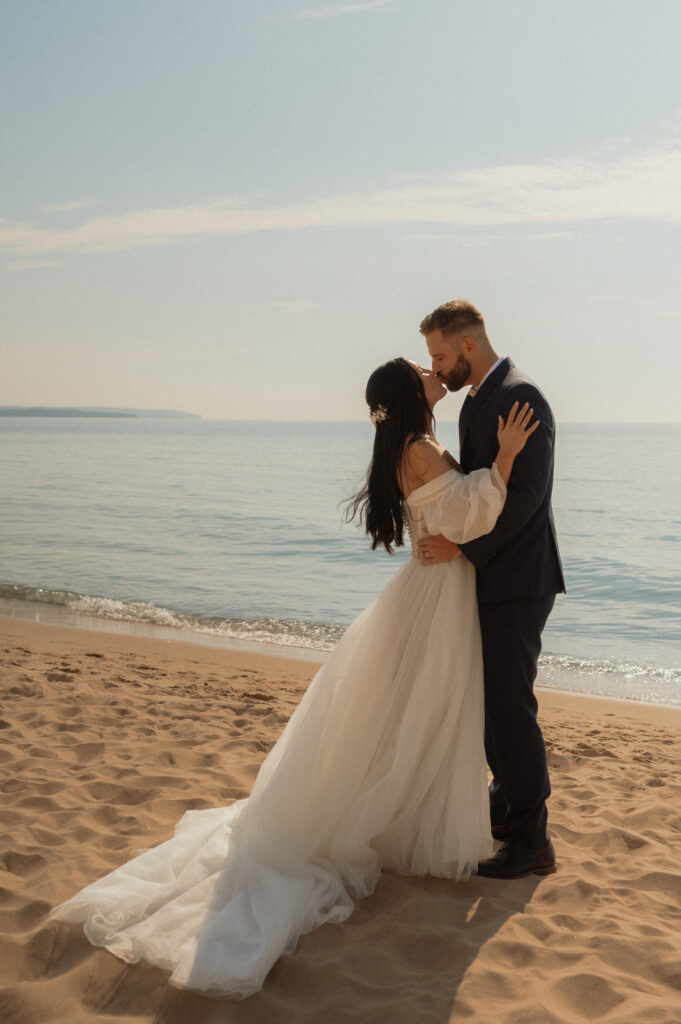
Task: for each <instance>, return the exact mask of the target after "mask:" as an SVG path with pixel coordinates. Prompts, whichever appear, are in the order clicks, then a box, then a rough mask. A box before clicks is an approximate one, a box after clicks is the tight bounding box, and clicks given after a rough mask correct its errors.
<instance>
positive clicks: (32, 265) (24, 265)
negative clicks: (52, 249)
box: [5, 260, 64, 270]
mask: <svg viewBox="0 0 681 1024" xmlns="http://www.w3.org/2000/svg"><path fill="white" fill-rule="evenodd" d="M63 265H64V264H63V262H62V261H61V260H23V261H20V262H19V263H6V264H5V270H41V269H42V268H43V267H62V266H63Z"/></svg>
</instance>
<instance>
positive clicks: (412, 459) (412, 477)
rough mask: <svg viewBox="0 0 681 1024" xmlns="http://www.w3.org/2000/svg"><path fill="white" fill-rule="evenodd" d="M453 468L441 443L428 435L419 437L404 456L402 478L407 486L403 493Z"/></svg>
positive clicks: (401, 468)
mask: <svg viewBox="0 0 681 1024" xmlns="http://www.w3.org/2000/svg"><path fill="white" fill-rule="evenodd" d="M451 468H452V466H451V463H450V461H449V458H448V454H447V452H446V451H445V449H444V448H443V447H442V445H441V444H440V443H439V441H436V440H435V438H434V437H430V436H428V435H424V436H422V437H417V438H416V439H415V440H414V441H412V442H411V444H410V445H408V447H407V448H406V450H405V452H404V455H403V456H402V462H401V465H400V477H401V479H402V480H403V481H404V485H405V486H403V487H402V491H403V493H404V492H405V490H406V492H407V493H408V492H409V491H413V490H414V488H415V487H420V486H421V485H422V484H426V483H428V481H429V480H434V479H435V477H436V476H440V475H441V474H442V473H446V472H447V470H449V469H451Z"/></svg>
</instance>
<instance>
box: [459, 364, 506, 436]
mask: <svg viewBox="0 0 681 1024" xmlns="http://www.w3.org/2000/svg"><path fill="white" fill-rule="evenodd" d="M512 366H513V363H512V362H511V360H510V359H508V357H507V358H506V359H502V361H501V362H500V363H499V365H498V366H497V368H496V370H495V371H494V373H490V375H489V377H488V378H487V380H486V381H485V382H484V383H483V385H482V387H481V388H480V390H479V391H478V392H477V394H476V395H475V396H474V397H473V398H471V397H470V395H467V396H466V400H465V402H464V403H463V405H462V406H461V412H460V414H459V445H460V447H461V448H463V444H464V441H465V439H466V433H467V432H468V428H469V426H470V424H471V420H472V419H473V418H474V417H475V416H477V415H478V413H479V412H480V410H481V409H482V407H483V406H484V404H485V402H486V401H487V399H488V398H489V396H490V395H491V394H492V393H493V392H494V390H495V388H497V387H498V385H499V384H500V383H501V382H502V380H503V379H504V377H505V376H506V374H507V373H508V371H509V370H510V369H511V367H512Z"/></svg>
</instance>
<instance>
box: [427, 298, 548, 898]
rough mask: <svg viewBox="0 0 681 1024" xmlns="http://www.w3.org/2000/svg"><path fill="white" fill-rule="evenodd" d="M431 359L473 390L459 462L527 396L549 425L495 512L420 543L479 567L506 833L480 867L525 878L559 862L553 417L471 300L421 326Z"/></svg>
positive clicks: (451, 305) (488, 707)
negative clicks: (548, 721) (547, 709)
mask: <svg viewBox="0 0 681 1024" xmlns="http://www.w3.org/2000/svg"><path fill="white" fill-rule="evenodd" d="M419 329H420V331H421V334H423V335H424V336H425V339H426V344H427V345H428V351H429V353H430V356H431V359H432V363H433V370H434V372H435V373H437V375H438V377H439V378H440V379H441V380H442V381H443V382H444V383H445V384H446V385H447V387H448V389H449V390H450V391H459V390H460V389H461V388H462V387H464V386H469V387H470V390H469V392H468V395H467V396H466V399H465V401H464V403H463V407H462V409H461V413H460V416H459V444H460V459H461V468H462V469H463V471H464V473H469V472H471V470H474V469H480V468H483V467H485V468H489V467H491V465H492V462H493V461H494V458H495V456H496V454H497V450H498V443H497V427H498V423H499V417H500V416H502V417H503V418H504V420H506V419H507V417H508V414H509V410H510V409H511V406H512V405H513V403H514V402H519V403H520V405H521V406H522V404H523V403H524V402H529V403H530V406H531V407H532V408H533V409H534V418H535V419H538V420H539V422H540V424H541V426H540V427H539V428H538V429H537V430H536V431H535V432H534V434H533V435H532V436H531V437H530V439H529V441H528V442H527V445H526V446H525V448H524V450H523V451H522V452H521V453H520V455H518V457H517V459H516V461H515V465H514V467H513V472H512V474H511V479H510V481H509V485H508V493H507V496H506V503H505V505H504V508H503V510H502V513H501V515H500V516H499V519H498V520H497V523H496V525H495V527H494V529H493V530H492V531H491V533H488V534H486V535H485V536H484V537H479V538H478V539H477V540H473V541H470V542H469V543H467V544H462V545H461V547H460V548H459V547H458V546H457V545H456V544H452V543H451V542H450V541H448V540H447V539H446V538H445V537H443V536H442V535H439V536H437V537H430V538H427V539H425V540H423V541H421V544H420V545H419V549H420V550H419V557H420V558H421V559H422V560H424V564H426V565H433V564H435V563H437V562H444V561H447V560H450V559H452V558H455V557H458V556H459V555H460V554H461V553H463V555H464V556H465V557H466V558H467V559H468V560H469V561H470V562H472V563H473V565H474V566H475V568H476V579H477V591H478V607H479V612H480V628H481V632H482V653H483V662H484V673H485V754H486V756H487V763H488V764H489V767H490V769H491V772H492V776H493V778H492V782H491V784H490V788H489V793H490V812H491V819H492V834H493V836H494V837H495V838H496V839H502V840H504V841H505V842H504V845H503V846H502V847H501V849H500V850H499V851H498V852H497V853H496V854H494V856H492V857H490V858H488V859H487V860H483V861H481V862H480V863H479V864H478V874H479V875H486V876H488V877H492V878H520V877H521V876H523V875H529V874H533V873H534V874H550V873H551V872H553V871H555V863H556V857H555V852H554V849H553V844H552V843H551V840H550V838H549V836H548V833H547V831H546V823H547V811H546V799H547V797H548V796H549V793H550V792H551V788H550V785H549V775H548V768H547V764H546V748H545V746H544V738H543V736H542V733H541V729H540V727H539V723H538V722H537V700H536V697H535V695H534V691H533V683H534V680H535V678H536V675H537V659H538V657H539V652H540V650H541V633H542V630H543V628H544V625H545V623H546V620H547V619H548V617H549V614H550V612H551V609H552V608H553V603H554V600H555V595H556V594H557V593H560V592H563V591H564V590H565V584H564V581H563V572H562V568H561V562H560V556H559V554H558V545H557V542H556V530H555V526H554V523H553V514H552V512H551V489H552V485H553V445H554V421H553V415H552V413H551V409H550V408H549V404H548V402H547V401H546V399H545V398H544V396H543V394H542V393H541V391H540V390H539V389H538V388H537V386H536V385H535V384H533V382H532V381H531V380H530V378H529V377H527V376H526V375H525V374H524V373H522V372H521V371H520V370H518V369H517V367H516V366H515V365H514V364H513V363H512V362H511V360H510V359H508V358H499V357H498V356H497V353H496V352H495V351H494V349H493V348H492V346H491V344H490V341H489V338H488V337H487V332H486V330H485V321H484V320H483V318H482V314H481V313H480V311H479V310H477V309H476V308H475V306H473V305H471V303H470V302H467V301H466V300H465V299H455V300H454V301H453V302H446V303H445V304H444V305H442V306H438V308H437V309H436V310H434V312H432V313H431V314H430V315H429V316H427V317H426V318H425V320H423V322H422V323H421V326H420V328H419Z"/></svg>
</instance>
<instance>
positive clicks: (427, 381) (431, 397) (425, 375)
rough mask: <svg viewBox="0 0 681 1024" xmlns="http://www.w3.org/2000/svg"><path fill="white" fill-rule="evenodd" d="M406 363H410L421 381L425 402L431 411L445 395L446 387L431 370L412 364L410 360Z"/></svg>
mask: <svg viewBox="0 0 681 1024" xmlns="http://www.w3.org/2000/svg"><path fill="white" fill-rule="evenodd" d="M407 362H409V363H411V365H412V366H413V367H414V369H415V370H416V372H417V373H418V375H419V377H420V378H421V380H422V381H423V388H424V391H425V392H426V402H427V403H428V405H429V407H430V408H431V409H432V408H433V406H434V405H435V403H436V402H439V401H440V399H441V398H444V396H445V395H446V394H447V388H446V386H445V385H444V384H443V383H442V381H441V380H440V378H439V377H438V376H437V374H435V373H433V371H432V370H427V369H426V368H425V366H419V364H418V363H414V362H412V360H411V359H408V360H407Z"/></svg>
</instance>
